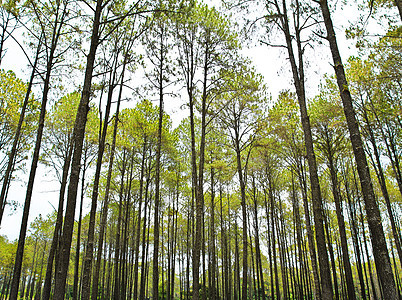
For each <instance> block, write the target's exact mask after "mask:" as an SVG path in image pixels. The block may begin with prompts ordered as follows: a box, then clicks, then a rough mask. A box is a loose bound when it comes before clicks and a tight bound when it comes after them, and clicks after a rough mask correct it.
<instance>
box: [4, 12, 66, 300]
mask: <svg viewBox="0 0 402 300" xmlns="http://www.w3.org/2000/svg"><path fill="white" fill-rule="evenodd" d="M59 8H60V7H59ZM66 10H67V8H66V7H64V9H63V11H62V12H61V15H57V16H56V19H55V21H54V27H53V32H52V39H51V44H50V52H49V58H48V60H47V65H46V76H45V80H44V86H43V94H42V104H41V108H40V115H39V121H38V130H37V134H36V142H35V148H34V152H33V156H32V164H31V170H30V173H29V179H28V185H27V191H26V195H25V202H24V209H23V213H22V221H21V229H20V235H19V238H18V246H17V253H16V256H15V264H14V272H13V280H12V283H11V290H10V299H12V300H13V299H17V296H18V287H19V282H20V277H21V268H22V260H23V255H24V245H25V237H26V231H27V227H28V216H29V209H30V206H31V199H32V192H33V186H34V181H35V175H36V168H37V166H38V161H39V152H40V147H41V144H42V136H43V128H44V126H45V116H46V104H47V100H48V94H49V90H50V76H51V72H52V69H53V64H54V61H53V60H54V55H55V51H56V47H57V44H58V39H59V37H60V32H61V28H62V26H63V23H64V18H65V16H66ZM3 202H4V201H3Z"/></svg>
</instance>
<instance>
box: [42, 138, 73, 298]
mask: <svg viewBox="0 0 402 300" xmlns="http://www.w3.org/2000/svg"><path fill="white" fill-rule="evenodd" d="M72 153H73V147H72V146H71V145H69V147H68V153H67V157H66V158H65V161H64V165H63V174H62V180H61V187H60V195H59V205H58V209H57V219H56V224H55V227H54V232H53V239H52V244H51V245H50V250H49V256H48V260H47V267H46V276H45V283H44V286H43V295H42V300H48V299H49V298H50V291H51V288H52V273H53V261H54V257H55V253H56V248H57V246H58V245H59V237H60V231H61V228H62V225H63V207H64V194H65V191H66V187H67V177H68V171H69V169H70V163H71V155H72Z"/></svg>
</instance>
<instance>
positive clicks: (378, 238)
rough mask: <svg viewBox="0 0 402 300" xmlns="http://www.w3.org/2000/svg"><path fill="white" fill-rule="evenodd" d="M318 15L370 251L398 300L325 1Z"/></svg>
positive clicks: (391, 295)
mask: <svg viewBox="0 0 402 300" xmlns="http://www.w3.org/2000/svg"><path fill="white" fill-rule="evenodd" d="M320 6H321V11H322V14H323V17H324V23H325V27H326V29H327V39H328V41H329V44H330V49H331V53H332V58H333V61H334V67H335V73H336V77H337V82H338V87H339V92H340V94H341V98H342V103H343V108H344V113H345V116H346V121H347V124H348V129H349V134H350V140H351V142H352V147H353V153H354V156H355V160H356V165H357V171H358V173H359V178H360V184H361V187H362V194H363V199H364V202H365V208H366V214H367V221H368V224H369V229H370V234H371V243H372V247H373V254H374V260H375V262H376V267H377V271H378V274H379V277H380V282H381V286H382V288H383V291H384V296H385V298H386V299H389V300H393V299H395V300H396V299H398V293H397V290H396V286H395V281H394V276H393V273H392V267H391V261H390V259H389V256H388V249H387V244H386V241H385V235H384V230H383V227H382V221H381V216H380V210H379V208H378V206H377V203H376V199H375V195H374V190H373V185H372V182H371V177H370V172H369V168H368V164H367V160H366V155H365V153H364V149H363V142H362V139H361V136H360V132H359V127H358V124H357V120H356V116H355V112H354V109H353V105H352V97H351V95H350V92H349V89H348V84H347V81H346V76H345V71H344V68H343V65H342V60H341V56H340V53H339V50H338V45H337V41H336V36H335V31H334V28H333V25H332V20H331V16H330V12H329V8H328V3H327V1H326V0H320Z"/></svg>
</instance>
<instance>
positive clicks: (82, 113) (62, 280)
mask: <svg viewBox="0 0 402 300" xmlns="http://www.w3.org/2000/svg"><path fill="white" fill-rule="evenodd" d="M103 8H104V6H103V0H97V1H96V8H95V11H94V13H95V16H94V22H93V26H92V34H91V45H90V49H89V53H88V56H87V65H86V70H85V79H84V86H83V89H82V95H81V100H80V103H79V105H78V110H77V116H76V119H75V124H74V131H73V145H74V153H73V160H72V164H71V175H70V184H69V186H68V193H67V206H66V213H65V217H64V220H65V221H64V226H63V233H62V236H61V239H60V269H59V270H57V272H58V273H59V275H58V276H57V279H56V282H55V295H54V300H63V299H64V294H65V288H66V279H67V272H68V265H69V261H70V248H71V240H72V234H73V228H74V215H75V206H76V202H77V190H78V181H79V174H80V167H81V155H82V146H83V141H84V135H85V126H86V123H87V115H88V111H89V98H90V95H91V83H92V73H93V69H94V64H95V56H96V49H97V47H98V43H99V26H100V23H101V20H100V19H101V12H102V9H103ZM88 295H89V294H88ZM86 299H88V297H87V298H86Z"/></svg>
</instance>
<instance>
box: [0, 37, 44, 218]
mask: <svg viewBox="0 0 402 300" xmlns="http://www.w3.org/2000/svg"><path fill="white" fill-rule="evenodd" d="M42 39H43V35H42V36H41V37H40V38H39V42H38V46H37V48H36V54H35V60H34V64H33V66H32V71H31V76H30V78H29V83H28V86H27V90H26V93H25V99H24V103H23V104H22V107H21V112H20V116H19V119H18V125H17V128H16V130H15V136H14V140H13V146H12V147H11V151H10V153H9V155H8V162H7V169H6V172H5V174H4V177H3V184H2V187H1V193H0V225H1V221H2V219H3V213H4V208H5V206H6V200H7V192H8V187H9V184H10V179H11V175H12V171H13V168H14V162H15V156H16V154H17V147H18V143H19V140H20V136H21V129H22V123H23V122H24V118H25V112H26V109H27V107H28V102H29V98H30V96H31V90H32V85H33V80H34V78H35V74H36V71H37V70H36V67H37V65H38V60H39V53H40V50H41V46H42ZM0 53H1V52H0Z"/></svg>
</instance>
